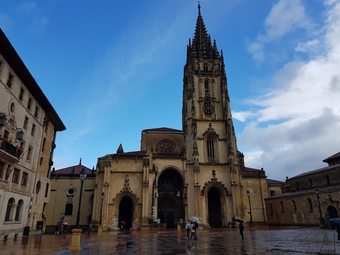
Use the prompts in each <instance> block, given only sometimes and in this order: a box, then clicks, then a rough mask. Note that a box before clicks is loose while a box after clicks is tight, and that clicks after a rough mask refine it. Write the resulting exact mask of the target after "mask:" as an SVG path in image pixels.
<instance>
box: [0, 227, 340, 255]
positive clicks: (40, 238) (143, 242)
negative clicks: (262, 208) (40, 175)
mask: <svg viewBox="0 0 340 255" xmlns="http://www.w3.org/2000/svg"><path fill="white" fill-rule="evenodd" d="M244 234H245V239H244V240H243V241H242V239H241V238H240V235H239V231H238V228H228V229H213V230H201V231H199V232H198V240H189V241H188V240H186V237H185V233H184V232H177V231H175V230H171V231H170V230H169V231H155V232H153V231H132V232H103V233H101V234H97V233H91V234H89V235H88V234H87V233H86V232H84V233H83V234H82V237H81V250H80V251H70V250H69V245H70V242H71V234H65V235H49V234H44V235H31V236H29V237H28V238H26V239H25V237H24V238H23V239H18V240H17V241H13V240H8V241H7V243H2V244H1V247H0V254H6V255H23V254H29V255H35V254H49V255H53V254H58V255H67V254H79V255H80V254H82V255H87V254H214V255H217V254H340V241H339V240H337V235H336V231H334V230H330V229H319V228H316V227H313V228H297V227H294V228H293V227H285V228H260V227H256V228H252V229H251V230H250V229H249V228H246V229H245V232H244Z"/></svg>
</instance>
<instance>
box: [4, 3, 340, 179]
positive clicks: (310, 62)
mask: <svg viewBox="0 0 340 255" xmlns="http://www.w3.org/2000/svg"><path fill="white" fill-rule="evenodd" d="M201 12H202V16H203V19H204V22H205V25H206V28H207V30H208V33H209V34H210V35H211V38H212V39H216V42H217V47H218V49H222V50H223V54H224V61H225V65H226V72H227V79H228V87H229V95H230V99H231V109H232V115H233V121H234V126H235V132H236V136H237V143H238V149H239V150H240V151H241V152H242V153H243V154H244V156H245V162H246V166H248V167H253V168H263V169H264V170H265V171H266V174H267V176H268V178H271V179H278V180H284V179H285V178H286V176H288V177H293V176H295V175H297V174H299V173H302V172H305V171H310V170H314V169H318V168H321V167H325V166H327V165H326V164H325V163H324V162H322V160H323V159H325V158H327V157H328V156H331V155H333V154H335V153H337V152H339V151H340V143H339V142H340V141H339V140H340V136H339V130H340V102H339V98H340V71H339V70H340V68H339V67H340V43H339V41H340V1H337V0H313V1H310V0H289V1H288V0H272V1H249V0H228V1H227V0H202V1H201ZM196 18H197V1H189V0H187V1H183V0H171V1H170V0H162V1H157V0H141V1H136V0H135V1H133V0H125V1H119V0H117V1H112V0H102V1H96V2H94V1H89V0H82V1H79V0H74V1H67V0H1V2H0V26H1V28H2V29H3V30H4V32H5V34H6V35H7V37H8V38H9V40H10V41H11V43H12V45H13V46H14V48H15V49H16V51H17V52H18V54H19V55H20V57H21V58H22V59H23V61H24V63H25V64H26V66H27V67H28V69H29V70H30V72H31V74H32V75H33V77H34V78H35V80H36V81H37V83H38V84H39V86H40V87H41V89H42V90H43V91H44V93H45V95H46V96H47V97H48V99H49V100H50V102H51V104H52V105H53V106H54V108H55V109H56V111H57V113H58V115H59V116H60V118H61V119H62V121H63V122H64V124H65V126H66V128H67V129H66V130H65V131H63V132H58V134H57V140H56V144H57V147H56V149H55V153H54V167H55V168H56V169H59V168H62V167H67V166H72V165H75V164H78V162H79V159H80V158H82V163H83V164H84V165H85V166H87V167H89V168H92V166H94V167H95V166H96V162H97V159H98V157H102V156H104V155H106V154H111V153H115V152H116V150H117V148H118V146H119V144H122V145H123V148H124V151H136V150H139V149H140V139H141V131H142V130H143V129H149V128H157V127H169V128H175V129H181V128H182V123H181V121H182V117H181V111H182V86H183V83H182V82H183V68H184V64H185V61H186V46H187V43H188V40H189V38H192V37H193V35H194V29H195V23H196Z"/></svg>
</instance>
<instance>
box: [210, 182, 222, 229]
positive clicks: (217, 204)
mask: <svg viewBox="0 0 340 255" xmlns="http://www.w3.org/2000/svg"><path fill="white" fill-rule="evenodd" d="M208 222H209V226H210V227H212V228H220V227H222V203H221V193H220V191H219V189H218V188H216V187H211V188H210V189H209V191H208Z"/></svg>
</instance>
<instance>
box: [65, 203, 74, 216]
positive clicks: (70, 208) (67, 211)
mask: <svg viewBox="0 0 340 255" xmlns="http://www.w3.org/2000/svg"><path fill="white" fill-rule="evenodd" d="M72 211H73V204H66V205H65V216H71V215H72Z"/></svg>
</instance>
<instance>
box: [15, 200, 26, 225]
mask: <svg viewBox="0 0 340 255" xmlns="http://www.w3.org/2000/svg"><path fill="white" fill-rule="evenodd" d="M23 205H24V201H23V200H22V199H20V200H19V202H18V204H17V210H16V211H15V221H20V220H21V215H22V207H23Z"/></svg>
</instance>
